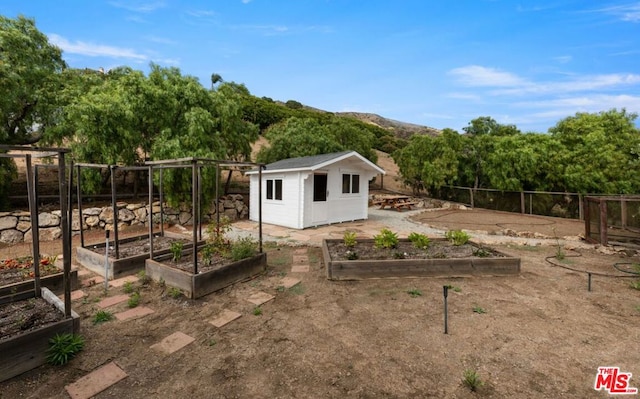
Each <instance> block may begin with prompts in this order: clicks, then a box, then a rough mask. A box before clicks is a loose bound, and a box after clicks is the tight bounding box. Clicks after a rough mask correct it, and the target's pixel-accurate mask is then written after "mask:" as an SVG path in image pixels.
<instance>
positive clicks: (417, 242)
mask: <svg viewBox="0 0 640 399" xmlns="http://www.w3.org/2000/svg"><path fill="white" fill-rule="evenodd" d="M408 238H409V241H411V243H412V244H413V246H414V247H416V248H418V249H427V248H429V242H430V241H429V237H427V236H426V235H424V234H420V233H411V234H409V237H408Z"/></svg>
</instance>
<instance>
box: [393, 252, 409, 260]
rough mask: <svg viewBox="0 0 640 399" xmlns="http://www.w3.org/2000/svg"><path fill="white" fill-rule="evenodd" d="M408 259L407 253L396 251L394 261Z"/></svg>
mask: <svg viewBox="0 0 640 399" xmlns="http://www.w3.org/2000/svg"><path fill="white" fill-rule="evenodd" d="M406 257H407V253H406V252H400V251H395V252H394V253H393V258H394V259H405V258H406Z"/></svg>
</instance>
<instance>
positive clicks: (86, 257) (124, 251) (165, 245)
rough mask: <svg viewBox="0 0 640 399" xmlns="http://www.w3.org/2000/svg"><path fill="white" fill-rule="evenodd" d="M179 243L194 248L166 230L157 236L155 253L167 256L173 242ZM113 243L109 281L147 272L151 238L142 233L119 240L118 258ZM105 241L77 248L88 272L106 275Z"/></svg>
mask: <svg viewBox="0 0 640 399" xmlns="http://www.w3.org/2000/svg"><path fill="white" fill-rule="evenodd" d="M176 241H180V242H182V243H183V245H184V246H183V248H185V249H188V248H191V247H192V244H191V243H190V242H189V240H188V239H187V238H186V237H185V236H183V235H182V234H178V233H172V232H170V231H165V232H164V236H154V239H153V254H154V256H155V255H164V254H168V253H169V252H170V251H169V248H170V246H171V243H172V242H176ZM112 244H113V243H112V242H109V247H110V250H109V266H108V268H109V278H110V279H113V278H119V277H123V276H126V275H129V274H135V273H136V272H138V271H139V270H142V269H144V267H145V260H146V259H148V258H149V235H148V234H142V235H139V236H134V237H129V238H124V239H121V240H119V243H118V245H119V252H120V258H119V259H116V258H115V250H114V249H111V248H112ZM104 258H105V242H101V243H98V244H94V245H86V246H85V247H77V248H76V259H77V261H78V262H79V263H80V264H81V265H82V266H84V267H86V268H87V269H89V270H91V271H93V272H95V273H98V274H99V275H101V276H104V268H105V260H104Z"/></svg>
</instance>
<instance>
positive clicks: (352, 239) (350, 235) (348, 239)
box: [343, 230, 358, 248]
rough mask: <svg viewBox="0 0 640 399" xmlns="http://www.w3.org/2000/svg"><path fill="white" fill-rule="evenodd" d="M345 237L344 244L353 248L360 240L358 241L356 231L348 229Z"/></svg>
mask: <svg viewBox="0 0 640 399" xmlns="http://www.w3.org/2000/svg"><path fill="white" fill-rule="evenodd" d="M343 239H344V245H345V246H346V247H347V248H353V247H355V246H356V244H357V243H358V241H356V232H355V231H348V230H347V231H345V232H344V236H343Z"/></svg>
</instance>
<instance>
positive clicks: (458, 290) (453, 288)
mask: <svg viewBox="0 0 640 399" xmlns="http://www.w3.org/2000/svg"><path fill="white" fill-rule="evenodd" d="M447 288H449V289H450V290H451V291H453V292H462V288H460V287H457V286H455V285H451V284H448V285H447Z"/></svg>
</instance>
